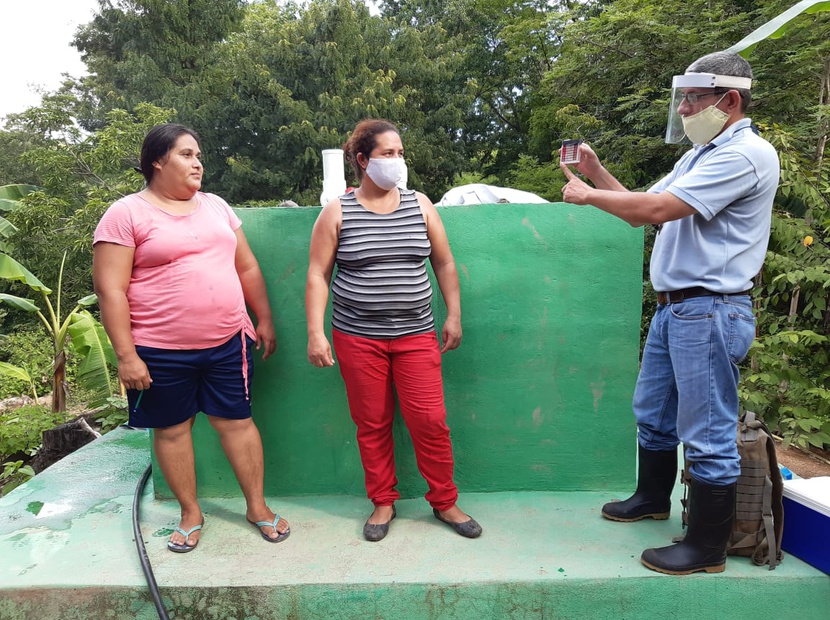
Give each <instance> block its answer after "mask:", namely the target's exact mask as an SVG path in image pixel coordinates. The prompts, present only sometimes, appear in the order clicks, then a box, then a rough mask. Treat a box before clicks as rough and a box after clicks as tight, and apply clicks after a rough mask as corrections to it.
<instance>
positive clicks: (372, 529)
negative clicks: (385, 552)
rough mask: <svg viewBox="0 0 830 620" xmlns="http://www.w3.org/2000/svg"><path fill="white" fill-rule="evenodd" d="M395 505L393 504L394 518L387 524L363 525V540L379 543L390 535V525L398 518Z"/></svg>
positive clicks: (367, 523)
mask: <svg viewBox="0 0 830 620" xmlns="http://www.w3.org/2000/svg"><path fill="white" fill-rule="evenodd" d="M397 514H398V513H397V512H396V511H395V505H394V504H392V518H391V519H389V521H387V522H386V523H369V522H368V521H367V522H366V523H365V524H364V525H363V538H365V539H366V540H368V541H369V542H377V541H379V540H383V539H384V538H386V535H387V534H388V533H389V524H390V523H391V522H392V519H394V518H395V517H396V516H397Z"/></svg>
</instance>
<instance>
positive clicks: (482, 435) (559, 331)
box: [154, 203, 643, 497]
mask: <svg viewBox="0 0 830 620" xmlns="http://www.w3.org/2000/svg"><path fill="white" fill-rule="evenodd" d="M236 211H237V213H238V214H239V216H240V217H241V218H242V221H243V230H244V231H245V233H246V235H247V237H248V240H249V242H250V244H251V247H252V248H253V250H254V253H255V254H256V256H257V258H258V259H259V263H260V265H261V267H262V270H263V272H264V274H265V279H266V282H267V285H268V292H269V297H270V299H271V305H272V308H273V311H274V321H275V325H276V329H277V338H278V348H277V352H276V353H275V354H274V356H272V357H271V358H270V359H269V360H268V361H267V362H264V363H263V362H262V360H261V359H260V358H259V356H256V357H255V360H256V362H255V376H254V387H253V391H252V399H253V400H252V402H253V409H254V419H255V420H256V423H257V425H258V427H259V429H260V432H261V433H262V436H263V443H264V448H265V494H266V495H267V496H277V497H279V496H294V495H321V494H324V495H328V494H344V493H345V494H355V495H363V494H364V488H363V470H362V468H361V465H360V459H359V456H358V451H357V445H356V442H355V428H354V425H353V423H352V421H351V419H350V417H349V412H348V407H347V403H346V396H345V390H344V387H343V382H342V379H341V378H340V374H339V371H338V368H337V366H335V367H332V368H327V369H320V368H315V367H312V366H311V365H310V364H309V363H308V360H307V357H306V323H305V310H304V293H305V278H306V269H307V267H308V244H309V238H310V235H311V229H312V226H313V225H314V221H315V220H316V218H317V215H318V213H319V211H320V209H319V208H311V207H301V208H257V209H237V210H236ZM438 211H439V213H440V215H441V217H442V219H443V221H444V224H445V227H446V229H447V234H448V236H449V240H450V245H451V247H452V250H453V254H454V256H455V261H456V265H457V267H458V272H459V279H460V282H461V298H462V325H463V329H464V339H463V343H462V345H461V347H460V348H459V349H457V350H455V351H451V352H449V353H447V354H445V355H444V357H443V363H444V367H443V370H444V381H445V385H444V390H445V395H446V404H447V416H448V423H449V426H450V429H451V431H452V440H453V447H454V451H455V459H456V482H457V483H458V486H459V489H460V492H461V493H464V492H487V491H520V490H526V491H563V490H601V489H606V488H610V489H619V488H627V487H629V486H631V484H632V483H633V480H634V460H635V452H636V443H635V433H636V429H635V425H634V420H633V416H632V413H631V397H632V394H633V390H634V383H635V379H636V375H637V368H638V355H639V333H640V312H641V303H642V281H643V274H642V254H643V234H642V229H634V228H631V227H629V226H628V225H627V224H625V223H623V222H622V221H620V220H618V219H616V218H614V217H611V216H609V215H607V214H605V213H603V212H601V211H598V210H596V209H593V208H590V207H575V206H573V205H568V204H562V203H553V204H541V205H539V204H534V205H517V204H501V205H474V206H465V207H457V206H454V207H441V208H439V210H438ZM433 288H434V290H435V299H434V303H433V308H434V311H435V316H436V324H437V325H438V328H439V330H440V325H441V324H442V321H443V317H444V316H445V310H444V306H443V301H442V300H441V297H440V294H439V292H438V287H437V286H436V285H435V282H434V278H433ZM326 324H327V331H328V333H329V334H330V331H329V330H330V327H329V322H328V317H327V323H326ZM394 432H395V440H396V460H397V464H398V478H399V480H400V485H399V490H400V491H401V494H402V495H403V496H404V497H412V496H419V495H422V494H423V493H424V492H425V491H426V485H425V483H424V481H423V480H422V479H421V477H420V475H419V474H418V471H417V468H416V466H415V459H414V455H413V452H412V445H411V442H410V440H409V437H408V434H407V432H406V429H405V427H404V425H403V424H402V421H401V420H400V419H399V418H398V419H397V420H396V425H395V431H394ZM194 440H195V443H196V451H197V454H196V457H197V474H198V480H199V494H200V496H202V497H210V496H213V497H224V496H233V495H238V494H240V491H239V489H238V487H237V485H236V481H235V479H234V477H233V473H232V472H231V470H230V467H229V465H228V464H227V461H226V459H225V457H224V455H223V453H222V450H221V448H220V446H219V442H218V440H217V438H216V435H215V433H214V432H213V431H212V429H211V428H210V426H209V425H208V424H207V421H206V419H205V418H204V416H201V415H200V416H199V419H198V420H197V425H196V428H195V430H194ZM154 476H155V484H156V489H158V494H159V495H160V496H161V497H169V490H168V489H167V487H166V486H165V485H164V484H163V481H162V480H161V475H160V473H159V471H158V468H157V467H156V468H154Z"/></svg>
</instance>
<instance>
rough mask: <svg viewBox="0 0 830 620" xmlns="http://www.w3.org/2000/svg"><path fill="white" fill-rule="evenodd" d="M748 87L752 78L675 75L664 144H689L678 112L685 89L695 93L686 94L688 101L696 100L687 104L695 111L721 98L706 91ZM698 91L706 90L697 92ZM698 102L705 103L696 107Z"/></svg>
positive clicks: (698, 74)
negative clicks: (693, 107)
mask: <svg viewBox="0 0 830 620" xmlns="http://www.w3.org/2000/svg"><path fill="white" fill-rule="evenodd" d="M750 86H752V78H747V77H737V76H734V75H716V74H714V73H685V74H683V75H675V76H674V78H672V83H671V103H670V104H669V120H668V123H667V124H666V144H689V143H690V142H691V140H689V138H688V137H687V136H686V132H685V131H684V130H683V116H682V115H681V114H680V112H678V108H679V107H680V104H681V103H683V99H684V98H687V93H686V91H687V89H693V90H694V91H695V92H696V93H697V95H695V94H692V93H689V94H688V99H695V98H696V99H697V100H696V101H689V104H690V105H692V106H695V109H696V110H702V109H704V108H706V107H707V106H710V105H713V104H714V103H716V102H717V96H721V94H718V95H717V96H715V94H714V92H713V91H711V90H708V89H717V90H718V91H728V90H731V89H741V90H749V88H750ZM698 89H707V90H703V91H701V92H698ZM699 101H702V102H705V105H703V106H700V107H697V106H696V104H697V103H698V102H699Z"/></svg>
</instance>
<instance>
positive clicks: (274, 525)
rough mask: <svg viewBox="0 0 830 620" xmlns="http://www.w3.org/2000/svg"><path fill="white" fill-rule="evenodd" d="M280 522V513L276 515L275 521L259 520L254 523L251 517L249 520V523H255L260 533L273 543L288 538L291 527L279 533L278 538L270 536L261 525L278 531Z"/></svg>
mask: <svg viewBox="0 0 830 620" xmlns="http://www.w3.org/2000/svg"><path fill="white" fill-rule="evenodd" d="M279 522H280V516H279V515H275V516H274V521H273V522H271V521H257V522H256V523H254V522H253V521H251V520H250V519H249V520H248V523H250V524H251V525H253V526H254V527H255V528H256V529H257V530H258V531H259V533H260V535H261V536H262V537H263V538H264V539H265V540H267V541H268V542H271V543H278V542H282V541H284V540H285V539H286V538H288V536H289V534H291V528H290V527H289V528H288V529H287V530H285V531H284V532H283V533H282V534H279V535H278V536H277V537H276V538H271V537H270V536H268V534H266V533H265V532H263V531H262V530H261V529H259V528H261V527H271V528H274V531H275V532H276V531H277V523H279Z"/></svg>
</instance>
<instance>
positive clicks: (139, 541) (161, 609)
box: [133, 463, 170, 620]
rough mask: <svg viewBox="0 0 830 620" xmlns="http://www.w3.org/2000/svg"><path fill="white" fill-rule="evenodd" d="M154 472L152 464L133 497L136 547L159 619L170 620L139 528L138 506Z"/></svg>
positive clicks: (145, 472)
mask: <svg viewBox="0 0 830 620" xmlns="http://www.w3.org/2000/svg"><path fill="white" fill-rule="evenodd" d="M152 471H153V464H152V463H150V464H149V465H148V466H147V469H145V470H144V474H142V476H141V480H139V481H138V486H137V487H136V488H135V496H133V536H134V537H135V546H136V549H138V559H139V561H140V562H141V570H142V571H144V577H145V578H146V579H147V587H149V588H150V594H151V595H152V596H153V604H154V605H155V606H156V611H157V612H158V615H159V618H160V619H161V620H170V616H168V615H167V608H166V607H165V606H164V602H163V601H162V600H161V594H160V593H159V587H158V584H157V583H156V576H155V575H154V574H153V569H152V567H151V566H150V558H148V557H147V548H146V547H145V546H144V538H142V536H141V528H140V527H139V526H138V504H139V500H140V498H141V496H142V495H143V493H144V487H145V485H146V484H147V479H148V478H149V477H150V472H152Z"/></svg>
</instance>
